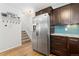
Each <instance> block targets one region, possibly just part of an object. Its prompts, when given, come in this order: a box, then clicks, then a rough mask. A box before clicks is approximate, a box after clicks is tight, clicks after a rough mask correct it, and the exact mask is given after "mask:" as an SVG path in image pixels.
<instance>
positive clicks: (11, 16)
mask: <svg viewBox="0 0 79 59" xmlns="http://www.w3.org/2000/svg"><path fill="white" fill-rule="evenodd" d="M1 18H2V22H3V23H5V26H6V24H7V23H11V24H20V17H19V16H18V15H17V14H15V13H12V12H6V13H4V12H1Z"/></svg>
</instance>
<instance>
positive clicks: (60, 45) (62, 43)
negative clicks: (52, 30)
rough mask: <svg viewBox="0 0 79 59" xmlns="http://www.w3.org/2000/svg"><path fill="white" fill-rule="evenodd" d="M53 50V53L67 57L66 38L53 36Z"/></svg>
mask: <svg viewBox="0 0 79 59" xmlns="http://www.w3.org/2000/svg"><path fill="white" fill-rule="evenodd" d="M51 48H52V50H51V52H53V53H54V54H56V55H61V56H63V55H67V47H66V38H65V37H59V36H53V37H52V44H51Z"/></svg>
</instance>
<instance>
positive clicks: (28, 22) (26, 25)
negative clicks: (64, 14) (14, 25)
mask: <svg viewBox="0 0 79 59" xmlns="http://www.w3.org/2000/svg"><path fill="white" fill-rule="evenodd" d="M31 11H32V12H31V13H29V9H28V10H26V11H25V12H24V13H23V16H22V30H25V31H26V32H27V34H28V35H29V37H30V39H32V31H33V29H32V28H33V27H32V26H33V25H32V20H33V19H32V18H33V17H34V16H35V12H34V10H33V9H31Z"/></svg>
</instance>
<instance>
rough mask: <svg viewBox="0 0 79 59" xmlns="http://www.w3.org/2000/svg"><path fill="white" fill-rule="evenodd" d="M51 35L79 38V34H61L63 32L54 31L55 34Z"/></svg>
mask: <svg viewBox="0 0 79 59" xmlns="http://www.w3.org/2000/svg"><path fill="white" fill-rule="evenodd" d="M51 35H55V36H66V37H74V38H79V35H75V34H61V33H53V34H51Z"/></svg>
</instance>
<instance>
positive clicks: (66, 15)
mask: <svg viewBox="0 0 79 59" xmlns="http://www.w3.org/2000/svg"><path fill="white" fill-rule="evenodd" d="M70 8H71V5H66V6H63V7H61V8H60V9H61V11H60V23H61V24H70V17H71V16H70V13H71V10H70Z"/></svg>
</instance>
